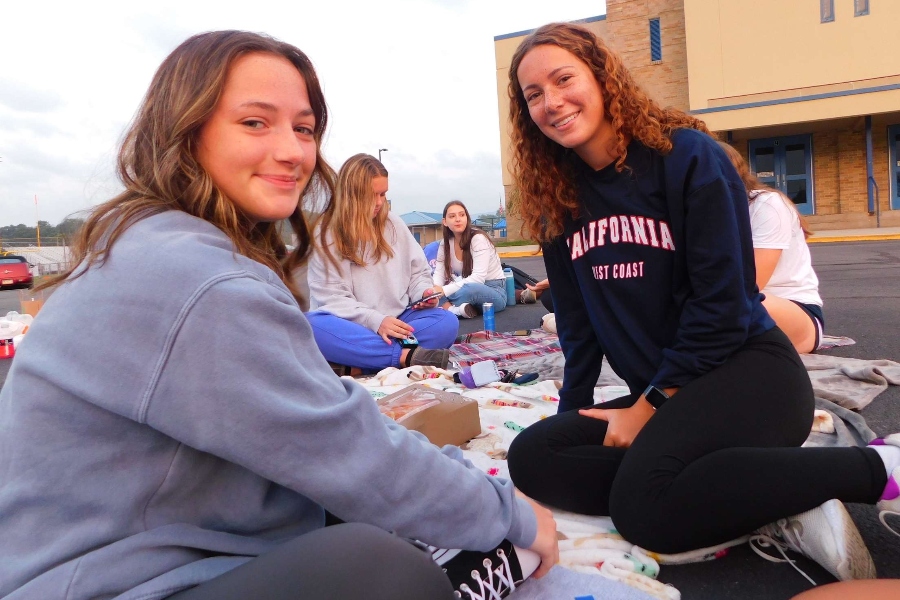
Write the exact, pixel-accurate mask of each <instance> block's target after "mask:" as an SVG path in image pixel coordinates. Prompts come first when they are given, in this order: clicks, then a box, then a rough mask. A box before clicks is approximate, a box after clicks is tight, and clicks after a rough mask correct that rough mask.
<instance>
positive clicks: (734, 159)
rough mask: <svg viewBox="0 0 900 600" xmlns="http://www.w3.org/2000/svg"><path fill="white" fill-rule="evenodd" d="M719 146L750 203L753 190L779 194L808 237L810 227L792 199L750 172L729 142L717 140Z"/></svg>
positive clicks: (752, 198)
mask: <svg viewBox="0 0 900 600" xmlns="http://www.w3.org/2000/svg"><path fill="white" fill-rule="evenodd" d="M719 146H721V147H722V150H724V151H725V154H726V155H727V156H728V160H730V161H731V164H733V165H734V168H735V169H736V170H737V172H738V175H740V176H741V181H742V182H743V183H744V187H745V188H747V199H748V201H749V202H750V204H753V201H754V200H755V199H756V194H754V193H753V192H754V191H759V190H763V191H766V192H774V193H776V194H778V195H779V196H781V199H782V200H784V202H785V204H787V205H788V206H790V207H791V208H792V209H793V210H794V212H796V213H797V216H798V217H800V228H801V229H802V230H803V237H804V238H805V239H809V236H811V235H812V234H813V232H812V229H810V228H809V223H808V222H807V221H806V218H804V216H803V215H801V214H800V211H798V210H797V205H796V204H794V203H793V201H792V200H791V199H790V198H788V197H787V196H786V195H785V194H784V193H783V192H782V191H781V190H778V189H775V188H773V187H772V186H769V185H766V184H765V183H763V182H762V181H760V180H759V178H758V177H757V176H756V175H754V174H753V173H751V172H750V165H748V164H747V161H746V160H744V157H743V156H741V153H740V152H738V151H737V149H735V148H734V146H732V145H731V144H728V143H726V142H722V141H720V142H719Z"/></svg>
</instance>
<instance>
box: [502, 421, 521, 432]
mask: <svg viewBox="0 0 900 600" xmlns="http://www.w3.org/2000/svg"><path fill="white" fill-rule="evenodd" d="M503 426H504V427H506V428H507V429H512V430H513V431H515V432H516V433H520V432H522V431H525V428H524V427H522V426H521V425H519V424H518V423H516V422H514V421H507V422H506V423H504V424H503Z"/></svg>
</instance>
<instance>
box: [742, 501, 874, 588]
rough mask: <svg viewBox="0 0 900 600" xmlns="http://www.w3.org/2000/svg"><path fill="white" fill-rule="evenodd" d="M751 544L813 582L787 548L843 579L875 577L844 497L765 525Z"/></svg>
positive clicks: (770, 558)
mask: <svg viewBox="0 0 900 600" xmlns="http://www.w3.org/2000/svg"><path fill="white" fill-rule="evenodd" d="M754 542H756V544H757V545H759V546H760V547H762V548H766V547H769V546H773V547H775V549H776V550H778V551H779V552H780V553H781V555H782V556H783V557H784V559H779V558H775V557H772V556H770V555H768V554H766V553H765V552H763V551H762V550H760V549H759V548H757V546H756V545H754ZM750 547H751V548H752V549H753V551H754V552H756V553H757V554H759V555H760V556H762V557H763V558H765V559H767V560H770V561H772V562H785V561H786V562H789V563H791V565H792V566H793V567H794V568H795V569H797V571H799V572H800V573H801V574H802V575H803V576H804V577H806V579H808V580H809V581H810V582H812V583H813V585H816V584H815V582H813V581H812V579H810V578H809V576H808V575H806V573H803V571H800V569H799V568H797V565H795V564H794V561H792V560H790V559H789V558H787V556H786V555H785V553H784V550H785V548H789V549H791V550H793V551H794V552H799V553H800V554H802V555H804V556H806V557H807V558H810V559H812V560H814V561H816V562H817V563H819V564H820V565H821V566H822V567H823V568H824V569H825V570H827V571H828V572H829V573H831V574H832V575H834V576H835V577H837V578H838V579H840V580H841V581H849V580H851V579H875V563H873V562H872V556H871V555H870V554H869V549H868V548H866V543H865V542H864V541H863V539H862V536H861V535H860V534H859V530H858V529H857V528H856V524H855V523H854V522H853V519H851V518H850V514H849V513H848V512H847V509H846V508H844V504H843V503H842V502H841V501H840V500H829V501H828V502H826V503H825V504H823V505H821V506H818V507H816V508H814V509H812V510H808V511H806V512H805V513H801V514H799V515H794V516H793V517H787V518H786V519H779V520H778V521H776V522H775V523H772V524H770V525H766V526H765V527H761V528H760V529H758V530H757V531H756V535H754V536H752V537H751V538H750Z"/></svg>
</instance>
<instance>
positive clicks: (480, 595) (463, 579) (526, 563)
mask: <svg viewBox="0 0 900 600" xmlns="http://www.w3.org/2000/svg"><path fill="white" fill-rule="evenodd" d="M432 557H433V558H434V562H436V563H437V564H438V565H440V566H441V568H443V569H444V572H445V573H446V574H447V577H448V578H449V579H450V583H451V584H452V585H453V591H454V594H455V595H456V597H457V598H462V599H464V600H500V599H501V598H505V597H507V596H508V595H509V594H510V593H512V592H513V591H515V589H516V587H517V586H519V585H521V584H522V582H523V581H525V580H526V579H527V578H528V577H529V576H530V575H531V574H532V573H534V572H535V570H537V568H538V566H540V564H541V558H540V556H538V555H537V554H535V553H534V552H532V551H530V550H524V549H522V548H517V547H516V546H513V545H512V543H510V542H509V541H508V540H503V542H501V544H500V545H499V546H497V547H496V548H494V549H493V550H490V551H488V552H474V551H468V550H442V549H437V548H436V549H433V552H432Z"/></svg>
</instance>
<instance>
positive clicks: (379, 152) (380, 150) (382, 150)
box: [378, 148, 388, 162]
mask: <svg viewBox="0 0 900 600" xmlns="http://www.w3.org/2000/svg"><path fill="white" fill-rule="evenodd" d="M387 151H388V149H387V148H379V149H378V162H381V153H382V152H387Z"/></svg>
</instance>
